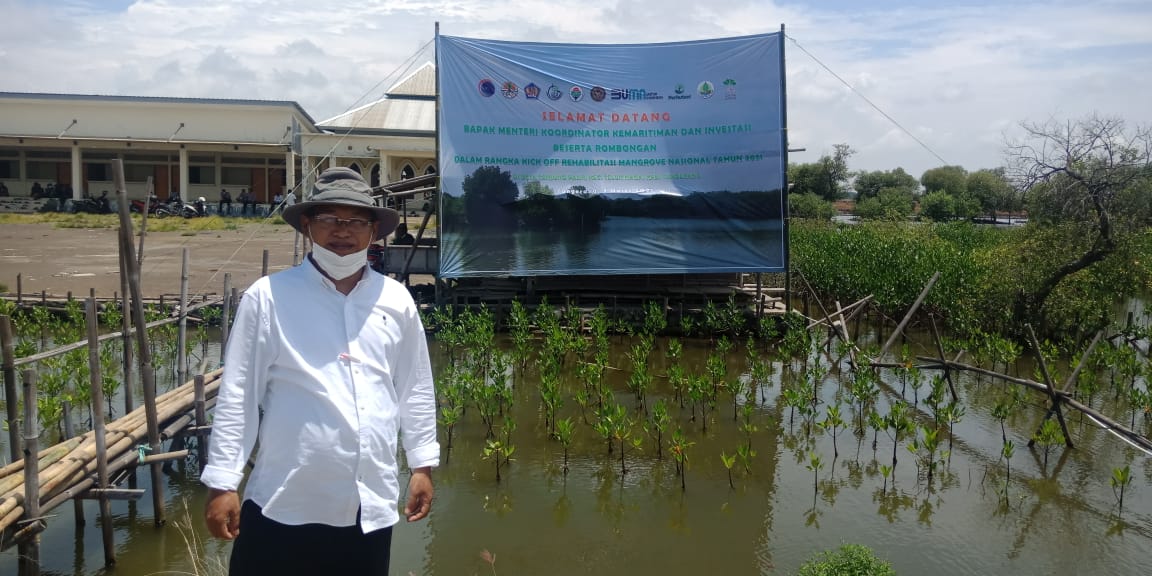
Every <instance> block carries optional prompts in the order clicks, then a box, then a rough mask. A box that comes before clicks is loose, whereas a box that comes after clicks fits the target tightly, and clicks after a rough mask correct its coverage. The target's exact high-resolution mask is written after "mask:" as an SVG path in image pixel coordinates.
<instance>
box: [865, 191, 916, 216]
mask: <svg viewBox="0 0 1152 576" xmlns="http://www.w3.org/2000/svg"><path fill="white" fill-rule="evenodd" d="M914 206H915V200H914V199H913V197H912V192H910V191H909V190H907V189H905V188H884V189H883V190H880V192H879V194H877V195H876V196H873V197H870V198H865V199H863V200H860V201H858V202H856V215H857V216H859V217H860V219H861V220H892V221H900V220H907V219H908V217H909V216H911V215H912V209H913V208H914Z"/></svg>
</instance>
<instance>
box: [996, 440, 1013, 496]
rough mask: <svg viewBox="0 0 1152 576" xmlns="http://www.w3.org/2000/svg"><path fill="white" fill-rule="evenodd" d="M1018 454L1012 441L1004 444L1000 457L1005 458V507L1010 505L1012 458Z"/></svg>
mask: <svg viewBox="0 0 1152 576" xmlns="http://www.w3.org/2000/svg"><path fill="white" fill-rule="evenodd" d="M1015 454H1016V445H1015V444H1014V443H1013V442H1012V441H1011V440H1009V441H1007V442H1005V443H1004V447H1003V448H1001V449H1000V455H1001V456H1003V457H1004V505H1005V506H1007V505H1008V486H1009V484H1011V482H1012V456H1013V455H1015Z"/></svg>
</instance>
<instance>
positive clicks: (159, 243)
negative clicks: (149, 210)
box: [0, 222, 297, 298]
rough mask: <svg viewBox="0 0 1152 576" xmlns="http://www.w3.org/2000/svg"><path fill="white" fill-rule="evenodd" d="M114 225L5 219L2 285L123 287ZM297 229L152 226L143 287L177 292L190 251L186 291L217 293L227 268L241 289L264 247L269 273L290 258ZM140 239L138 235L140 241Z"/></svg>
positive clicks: (0, 244)
mask: <svg viewBox="0 0 1152 576" xmlns="http://www.w3.org/2000/svg"><path fill="white" fill-rule="evenodd" d="M117 234H118V231H117V230H115V229H108V228H101V229H84V228H57V227H55V225H54V224H51V223H41V224H14V223H4V224H3V225H0V284H3V285H5V286H7V291H8V292H9V293H15V291H16V285H17V282H16V278H17V275H20V276H21V288H22V291H23V292H24V294H26V295H27V294H37V295H38V294H40V292H41V291H46V292H47V294H48V296H49V297H53V296H55V297H63V296H66V295H67V294H68V292H72V293H73V295H74V296H77V297H83V296H87V295H88V293H89V290H90V289H92V288H95V289H96V295H97V296H98V297H101V298H107V297H111V296H112V295H113V294H114V293H119V292H120V265H119V257H118V253H117V236H116V235H117ZM296 237H297V234H296V231H295V230H293V229H292V228H290V227H288V226H285V225H283V224H270V223H257V222H252V223H243V224H240V225H239V226H237V227H236V228H235V229H233V230H208V231H198V232H189V231H185V232H148V233H147V235H146V236H145V238H144V251H143V253H144V259H143V264H142V266H141V268H140V271H141V276H140V288H141V291H142V294H143V295H144V296H145V297H149V298H156V297H159V296H161V295H178V294H179V293H180V261H181V253H182V251H183V248H185V247H187V248H188V252H189V267H188V270H189V279H188V292H189V294H190V295H191V296H193V297H197V296H202V295H210V296H211V295H219V294H220V293H221V292H222V291H223V287H224V274H225V273H230V274H231V275H232V285H233V286H236V287H238V288H239V289H241V290H243V289H245V288H247V287H248V285H249V284H251V283H252V282H253V281H255V280H256V279H257V278H259V277H260V271H261V267H262V262H263V254H264V250H268V271H269V273H272V272H276V271H278V270H283V269H284V268H287V267H289V266H292V264H293V243H294V242H295V241H296ZM139 241H140V238H139V237H138V236H137V237H135V238H134V242H136V243H137V246H138V245H139Z"/></svg>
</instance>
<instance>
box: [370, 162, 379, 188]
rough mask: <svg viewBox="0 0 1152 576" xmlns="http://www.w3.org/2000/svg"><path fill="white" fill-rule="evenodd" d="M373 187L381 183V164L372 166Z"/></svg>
mask: <svg viewBox="0 0 1152 576" xmlns="http://www.w3.org/2000/svg"><path fill="white" fill-rule="evenodd" d="M369 182H370V184H371V186H372V187H373V188H375V187H377V186H379V185H380V165H379V164H376V165H375V166H373V167H372V179H371V180H370V181H369Z"/></svg>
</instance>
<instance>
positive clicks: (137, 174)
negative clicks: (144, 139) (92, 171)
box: [89, 164, 156, 182]
mask: <svg viewBox="0 0 1152 576" xmlns="http://www.w3.org/2000/svg"><path fill="white" fill-rule="evenodd" d="M155 174H156V169H155V168H153V167H152V165H151V164H125V165H124V180H125V181H127V182H147V181H148V178H149V177H150V176H154V175H155ZM89 180H92V178H89Z"/></svg>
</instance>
